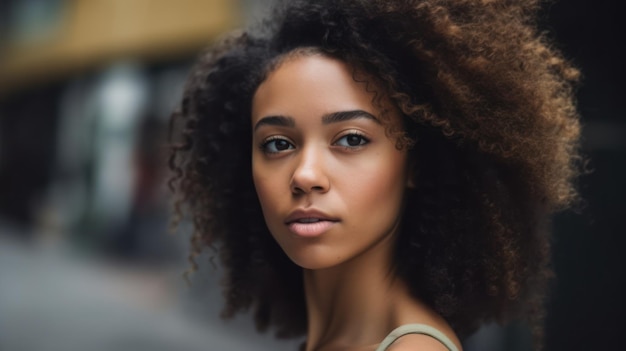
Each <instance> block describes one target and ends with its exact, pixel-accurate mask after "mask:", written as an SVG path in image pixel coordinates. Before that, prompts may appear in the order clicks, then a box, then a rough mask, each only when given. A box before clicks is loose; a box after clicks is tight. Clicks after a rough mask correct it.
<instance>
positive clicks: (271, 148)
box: [262, 139, 294, 153]
mask: <svg viewBox="0 0 626 351" xmlns="http://www.w3.org/2000/svg"><path fill="white" fill-rule="evenodd" d="M262 148H263V150H264V151H265V152H267V153H276V152H281V151H285V150H289V149H293V148H294V146H293V145H291V143H290V142H289V141H287V140H285V139H272V140H268V141H267V142H265V143H264V144H263V147H262Z"/></svg>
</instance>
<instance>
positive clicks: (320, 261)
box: [287, 250, 342, 270]
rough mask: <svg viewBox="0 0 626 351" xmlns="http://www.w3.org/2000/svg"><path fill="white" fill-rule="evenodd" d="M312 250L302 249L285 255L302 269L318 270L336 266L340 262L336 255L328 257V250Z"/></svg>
mask: <svg viewBox="0 0 626 351" xmlns="http://www.w3.org/2000/svg"><path fill="white" fill-rule="evenodd" d="M311 251H312V250H304V251H301V252H298V253H290V254H288V255H287V256H288V257H289V259H290V260H291V262H293V263H294V264H296V265H297V266H299V267H301V268H302V269H309V270H319V269H326V268H331V267H334V266H337V265H338V264H341V262H342V261H341V260H340V259H338V258H337V257H330V254H329V253H328V252H326V253H320V252H311Z"/></svg>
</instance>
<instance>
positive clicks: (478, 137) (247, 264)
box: [170, 0, 581, 340]
mask: <svg viewBox="0 0 626 351" xmlns="http://www.w3.org/2000/svg"><path fill="white" fill-rule="evenodd" d="M539 8H540V3H539V1H537V0H414V1H411V0H397V1H390V0H381V1H375V0H370V1H365V0H322V1H288V2H285V3H284V4H282V5H281V6H280V7H279V9H280V11H278V12H276V14H275V15H274V16H272V17H271V18H270V19H269V20H267V21H265V22H264V23H263V24H262V25H260V26H259V27H255V28H252V29H250V30H248V31H244V32H239V33H236V34H233V35H231V36H230V37H229V38H228V39H226V40H223V41H222V42H221V43H219V44H217V45H215V46H214V47H213V48H211V49H210V50H208V51H207V52H206V53H204V54H203V55H202V56H201V57H200V59H199V62H198V63H197V65H196V66H195V68H194V69H193V71H192V74H191V76H190V78H189V81H188V84H187V87H186V90H185V93H184V97H183V100H182V103H181V106H180V108H179V109H178V110H177V112H175V113H174V115H173V118H172V127H171V130H172V132H173V133H174V134H173V136H172V138H173V143H172V155H171V158H170V168H171V169H172V171H173V172H174V175H173V177H172V179H171V180H170V187H171V188H172V189H173V191H175V192H177V193H178V194H179V195H180V196H179V198H178V200H177V201H176V206H175V207H176V208H175V216H176V218H175V219H174V221H175V222H176V221H177V220H179V219H180V218H181V216H183V215H184V213H187V212H189V213H190V214H191V217H192V219H193V223H194V225H195V230H194V233H193V236H192V239H191V240H192V252H191V255H190V260H191V262H192V264H193V268H194V269H195V268H196V267H197V265H196V262H195V260H194V258H195V257H197V255H198V254H199V253H200V252H201V251H202V250H203V249H204V248H205V247H214V248H216V247H217V248H218V249H217V250H218V251H219V255H220V258H221V260H222V263H223V266H224V267H225V269H226V278H225V279H226V281H225V296H226V300H227V305H226V308H225V311H224V313H225V316H232V315H233V314H234V313H236V312H237V311H241V310H246V309H248V308H250V307H252V308H254V311H255V318H256V323H257V326H258V328H259V329H260V330H264V329H266V328H267V327H268V326H273V327H275V328H276V330H277V334H278V335H279V336H294V335H299V334H302V333H304V332H305V330H306V310H305V307H304V291H303V286H302V272H301V269H300V268H299V267H297V266H296V265H294V264H293V263H292V262H291V261H290V260H289V259H288V258H287V256H286V255H285V254H284V253H283V252H282V251H281V249H280V247H279V246H278V245H277V244H276V243H275V242H274V240H273V238H272V236H271V234H270V233H269V231H268V229H267V228H266V226H265V223H264V220H263V215H262V213H261V208H260V205H259V201H258V199H257V196H256V192H255V189H254V185H253V183H252V176H251V174H252V173H251V133H252V132H251V121H250V116H251V111H250V109H251V102H252V97H253V94H254V93H255V90H256V88H257V87H258V86H259V84H260V83H261V82H262V81H263V80H264V78H265V77H266V76H267V75H268V73H269V72H271V71H272V70H273V69H275V67H276V65H277V64H278V63H279V62H280V60H281V58H284V57H285V55H287V54H289V53H291V52H294V50H303V49H304V48H311V49H308V50H314V51H316V52H319V53H322V54H324V55H328V56H329V57H334V58H337V59H340V60H342V61H344V62H346V63H348V64H349V65H350V66H351V67H353V69H354V77H355V79H360V80H363V78H362V77H360V75H359V74H358V73H359V72H364V73H366V74H365V75H364V76H365V77H367V79H365V80H366V84H368V85H369V84H373V85H375V86H376V87H377V91H380V92H382V93H381V94H379V95H384V97H385V98H386V99H388V100H390V101H391V102H392V103H393V104H395V105H396V106H397V108H398V109H399V111H401V113H402V114H403V118H404V126H405V129H404V130H403V131H399V133H398V136H399V137H398V139H397V140H398V143H399V147H407V148H409V149H410V156H411V158H412V160H411V162H412V164H415V172H413V173H414V179H413V181H414V184H416V187H415V188H414V189H408V190H407V191H408V193H407V194H406V199H407V200H406V207H405V210H404V211H405V212H404V213H405V215H404V218H403V219H402V224H401V228H402V229H401V232H400V233H399V234H398V237H397V247H396V254H395V256H394V259H395V262H394V267H395V273H396V274H397V275H398V276H399V277H401V278H402V279H404V280H405V281H406V282H407V284H408V285H409V286H410V288H411V289H412V293H413V294H414V296H415V297H416V298H419V299H421V300H422V301H424V302H425V303H427V304H428V305H430V306H431V307H432V308H433V309H434V310H436V311H437V312H438V313H439V314H441V315H442V316H443V317H444V318H446V319H447V320H448V322H449V323H450V324H451V325H452V327H453V328H454V329H455V331H456V332H457V334H459V336H460V337H465V336H467V335H469V334H471V333H472V332H473V331H475V330H476V329H477V328H478V326H480V324H481V323H483V322H485V321H491V320H495V321H498V322H501V323H503V322H506V321H509V320H512V319H526V320H528V321H529V323H530V325H532V326H533V327H534V329H535V330H534V333H535V336H536V337H537V339H538V340H540V339H541V329H542V328H541V318H542V311H543V306H542V305H543V298H544V296H545V290H546V289H545V287H546V283H547V281H548V279H549V278H550V276H551V271H550V262H549V261H550V260H549V257H550V249H549V232H550V222H549V220H550V216H551V215H552V214H553V213H555V212H556V211H558V210H562V209H565V208H567V207H569V206H571V205H572V204H573V203H575V202H576V201H577V200H578V198H577V192H576V189H575V180H576V177H577V176H578V174H579V169H580V160H581V157H580V155H579V136H580V125H579V118H578V115H577V111H576V108H575V104H574V99H573V89H574V87H575V84H576V82H577V80H578V76H579V72H578V71H577V70H576V69H575V68H573V67H572V66H571V65H570V64H569V63H568V62H567V61H566V60H565V59H564V58H563V57H562V55H561V54H560V53H559V52H558V51H557V50H556V49H555V48H554V47H553V45H552V44H551V43H550V41H549V40H548V38H546V36H545V34H543V33H541V32H539V31H538V29H537V24H536V22H535V21H536V20H535V18H536V16H537V12H538V11H539ZM380 98H381V96H377V98H376V99H378V100H379V99H380ZM376 99H375V100H376ZM378 103H380V101H378ZM392 132H393V131H392ZM396 132H398V131H396ZM241 218H246V220H245V221H243V220H241ZM279 286H280V288H278V287H279Z"/></svg>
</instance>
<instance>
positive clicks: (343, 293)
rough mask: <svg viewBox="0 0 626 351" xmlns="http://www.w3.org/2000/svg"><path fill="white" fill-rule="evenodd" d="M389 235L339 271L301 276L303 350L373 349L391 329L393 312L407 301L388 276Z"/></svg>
mask: <svg viewBox="0 0 626 351" xmlns="http://www.w3.org/2000/svg"><path fill="white" fill-rule="evenodd" d="M392 249H393V239H392V236H389V237H387V238H385V239H383V240H382V241H381V242H379V243H377V244H376V247H373V248H371V249H370V250H367V251H366V252H365V253H363V254H362V255H360V256H357V257H354V258H353V259H351V260H350V261H347V262H344V263H342V264H341V265H339V266H335V267H331V268H327V269H321V270H305V271H304V288H305V294H306V305H307V312H308V313H307V315H308V333H307V335H308V339H307V348H306V349H307V351H311V350H320V349H331V348H342V347H343V348H345V347H346V346H347V345H363V346H364V347H365V348H367V347H366V346H368V345H376V344H378V343H380V341H381V340H382V338H384V336H385V335H387V333H388V332H389V330H390V329H391V328H392V327H393V326H394V325H395V324H397V321H398V318H399V317H398V307H399V305H400V304H403V303H402V301H406V300H407V299H410V297H409V294H408V291H407V289H406V287H405V285H404V284H403V283H402V282H401V281H400V280H399V279H396V278H395V276H394V274H392V271H391V257H392Z"/></svg>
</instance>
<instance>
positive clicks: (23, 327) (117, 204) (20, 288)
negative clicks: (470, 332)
mask: <svg viewBox="0 0 626 351" xmlns="http://www.w3.org/2000/svg"><path fill="white" fill-rule="evenodd" d="M271 3H272V0H239V1H236V0H0V351H18V350H19V351H39V350H42V351H44V350H45V351H56V350H64V351H74V350H95V351H99V350H129V351H130V350H137V351H141V350H150V351H158V350H278V351H280V350H285V351H286V350H297V348H298V346H299V345H300V343H301V342H302V340H301V339H297V340H276V339H275V338H274V337H273V334H272V333H271V332H268V333H265V334H259V333H257V332H256V331H255V330H254V327H253V323H252V321H251V318H250V316H248V315H245V314H243V315H241V316H239V317H237V318H235V319H234V320H230V321H222V320H221V319H220V318H219V314H220V311H221V308H222V306H223V298H222V295H221V290H220V289H221V288H220V284H219V282H220V268H219V266H217V265H213V264H211V262H210V253H207V255H206V256H202V257H200V259H199V262H200V270H199V271H198V272H196V273H194V274H193V275H191V285H188V284H187V283H186V282H185V280H184V279H183V277H182V274H183V272H185V270H187V269H188V268H189V264H188V263H187V251H188V240H189V234H190V233H189V225H188V223H183V224H182V226H181V228H179V231H178V233H177V234H176V235H172V234H169V232H168V220H169V218H168V217H169V210H170V197H169V193H168V191H167V187H166V186H165V180H166V179H167V177H168V173H167V167H166V159H167V156H168V153H167V149H166V135H167V124H168V119H169V115H170V113H171V112H172V110H173V109H174V108H175V106H176V103H177V102H178V100H179V99H180V96H181V92H182V87H183V84H184V81H185V79H186V77H187V74H188V72H189V69H190V67H191V65H192V64H193V62H194V60H195V59H196V58H197V57H198V55H199V53H200V51H201V50H202V49H203V48H206V47H207V46H208V45H210V44H211V43H212V42H214V41H215V40H218V39H219V38H220V37H222V36H223V35H225V33H228V32H229V31H232V30H234V29H237V28H240V27H242V26H245V25H247V24H249V23H253V22H255V21H257V20H259V19H260V18H262V16H263V14H265V13H268V12H269V10H270V4H271ZM618 4H619V2H616V1H610V0H598V1H594V2H591V0H567V1H566V0H561V1H560V2H557V3H555V4H553V5H549V6H546V7H545V10H544V12H543V14H542V17H541V20H540V23H541V26H542V28H543V29H545V30H548V31H550V32H551V33H552V34H551V36H552V37H554V38H556V40H557V42H558V43H559V47H560V48H561V49H562V50H564V51H565V52H566V56H567V57H568V58H569V59H571V60H572V61H573V62H574V63H575V64H576V65H577V66H578V67H580V68H581V69H582V72H583V75H584V78H583V84H582V85H581V88H580V89H579V92H578V96H579V110H580V113H581V115H582V118H583V123H584V144H583V145H584V148H585V153H586V154H587V156H588V157H589V158H590V159H591V162H590V164H589V169H591V170H592V172H591V173H590V174H589V175H587V176H585V177H583V178H582V179H581V184H580V188H581V191H582V194H583V197H584V198H585V199H586V205H585V206H584V208H583V209H582V210H581V211H580V213H574V212H567V213H564V214H561V215H559V216H558V217H557V218H556V219H555V222H554V228H555V235H554V242H553V254H554V269H555V272H556V277H557V278H556V280H555V283H554V286H553V293H552V296H551V298H550V301H549V303H548V305H547V312H548V315H547V335H546V350H555V351H556V350H568V351H569V350H596V349H605V348H606V349H608V348H613V347H615V346H617V345H620V344H621V339H622V338H621V335H622V332H621V331H622V329H623V327H626V324H625V323H623V322H622V320H623V316H624V315H626V302H625V300H626V299H625V298H624V297H625V296H626V288H625V287H624V282H625V281H626V274H625V273H626V258H625V257H626V255H624V254H623V252H622V251H624V249H623V248H624V247H626V224H625V223H626V220H625V218H626V189H625V183H624V180H625V179H626V119H625V118H624V117H625V116H624V115H625V114H626V105H625V103H624V102H625V101H626V99H625V98H624V96H626V91H625V90H626V89H625V88H624V86H625V85H624V82H625V81H626V74H625V69H624V66H625V65H624V62H626V60H625V59H626V55H625V54H624V51H623V46H624V43H626V41H625V40H624V39H625V38H624V33H626V30H625V29H626V28H625V25H624V21H623V20H621V19H618V14H619V13H620V11H618V8H617V6H618ZM465 349H466V350H467V351H475V350H484V351H502V350H513V351H516V350H519V351H528V350H530V349H531V345H530V340H529V334H528V331H527V330H526V329H525V328H524V327H523V326H521V325H513V326H510V327H507V328H500V327H496V326H486V327H485V328H483V329H482V330H481V331H480V332H479V333H478V334H477V335H476V336H475V337H473V338H472V339H471V340H469V341H468V342H467V344H466V345H465Z"/></svg>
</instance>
